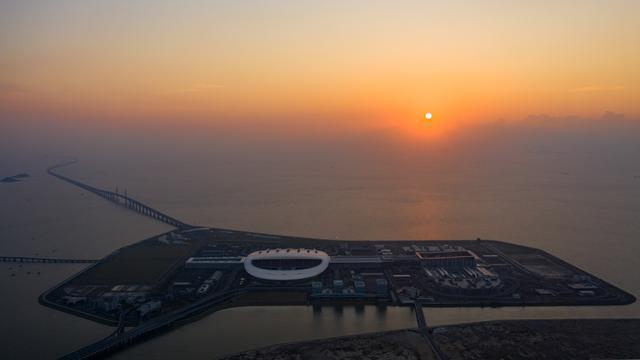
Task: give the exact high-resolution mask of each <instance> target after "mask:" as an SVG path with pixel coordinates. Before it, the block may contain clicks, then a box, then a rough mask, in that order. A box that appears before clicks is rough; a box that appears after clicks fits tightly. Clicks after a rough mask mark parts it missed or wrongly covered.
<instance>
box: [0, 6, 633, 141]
mask: <svg viewBox="0 0 640 360" xmlns="http://www.w3.org/2000/svg"><path fill="white" fill-rule="evenodd" d="M639 16H640V1H635V0H629V1H599V0H598V1H595V0H594V1H590V0H579V1H578V0H576V1H566V0H565V1H556V2H552V3H550V2H539V1H518V2H513V1H482V2H467V1H465V2H457V1H452V2H446V4H445V2H439V1H438V2H435V1H434V2H430V1H424V0H422V1H403V2H395V1H380V2H377V1H336V2H331V3H327V2H319V1H247V2H244V1H243V2H238V1H218V2H210V1H181V2H176V1H161V0H155V1H151V0H146V1H135V2H130V3H129V2H118V3H116V2H113V1H65V0H57V1H42V2H38V4H35V3H33V2H28V1H8V2H2V3H1V4H0V48H1V49H2V51H0V110H2V113H5V114H6V113H12V114H16V113H18V114H19V113H23V112H24V113H30V114H32V113H38V114H43V115H50V114H56V115H57V117H58V118H60V117H64V116H69V117H74V116H76V117H77V116H83V117H87V118H103V119H114V120H115V119H118V120H120V121H132V122H133V121H139V120H136V119H146V120H152V121H154V120H155V121H160V120H159V119H164V121H171V120H167V119H173V121H175V119H181V120H185V119H198V120H204V121H210V122H212V123H214V124H215V122H216V121H217V120H218V119H220V118H238V119H239V118H246V119H259V118H263V119H270V120H265V121H266V122H267V124H262V125H266V126H269V124H270V123H269V122H271V121H273V122H277V120H274V119H278V118H282V119H288V120H282V121H285V122H286V121H296V120H295V119H296V116H298V118H299V117H303V115H302V114H306V115H308V114H313V116H310V117H309V119H311V120H309V121H310V122H313V123H310V124H309V126H310V127H313V126H317V127H321V126H328V127H332V128H337V129H340V128H342V127H344V128H364V129H366V128H375V127H385V126H393V127H398V128H402V129H405V130H407V131H409V132H413V131H423V130H419V129H424V128H430V130H429V131H437V130H434V129H435V128H438V127H440V128H441V129H444V128H446V127H447V126H454V125H455V124H461V123H464V122H465V121H476V122H477V121H483V120H495V119H498V118H504V119H521V118H524V117H526V116H527V115H529V114H541V113H544V114H552V115H557V116H568V115H578V116H592V117H593V116H599V115H600V114H602V113H603V112H604V111H606V110H612V111H615V112H619V113H625V114H628V115H637V114H640V88H639V86H640V66H638V64H640V21H638V18H639ZM426 111H430V112H432V113H433V114H434V119H433V123H432V124H425V123H424V122H423V121H422V119H423V118H422V116H423V114H424V113H425V112H426ZM305 119H306V118H305ZM302 126H304V125H302Z"/></svg>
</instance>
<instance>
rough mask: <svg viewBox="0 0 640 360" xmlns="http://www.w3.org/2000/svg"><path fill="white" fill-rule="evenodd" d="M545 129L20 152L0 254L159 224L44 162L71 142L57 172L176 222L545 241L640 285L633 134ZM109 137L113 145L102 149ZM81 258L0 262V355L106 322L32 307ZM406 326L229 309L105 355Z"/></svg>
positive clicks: (601, 313) (440, 317)
mask: <svg viewBox="0 0 640 360" xmlns="http://www.w3.org/2000/svg"><path fill="white" fill-rule="evenodd" d="M545 139H548V138H545V137H541V138H539V139H538V140H536V141H534V142H531V141H530V142H528V143H527V142H525V143H522V142H519V143H517V145H514V144H513V143H510V142H503V143H501V144H499V145H495V144H492V143H490V142H484V143H482V142H480V143H477V142H476V143H470V144H468V145H467V146H465V147H464V149H463V150H461V149H459V148H457V147H455V146H451V147H438V148H435V147H434V148H420V147H416V148H403V149H395V148H392V147H390V146H391V145H389V144H387V143H381V144H377V143H373V144H370V143H369V142H366V141H365V142H361V143H357V144H356V145H350V146H347V147H345V145H343V144H341V143H335V144H333V143H329V144H327V143H318V144H315V145H314V144H298V145H291V144H289V145H287V146H276V145H273V144H270V145H268V146H267V145H264V144H258V145H251V144H250V143H248V142H242V141H236V142H235V143H232V142H229V143H224V141H223V140H220V141H221V142H213V141H212V142H211V143H208V142H207V141H200V142H198V143H197V144H195V145H193V146H187V145H184V143H182V142H181V143H179V144H176V143H172V142H171V141H170V140H166V141H163V142H157V143H151V144H149V143H143V144H133V145H132V144H130V143H126V144H125V145H124V146H119V147H113V146H112V145H113V144H102V145H101V144H97V145H96V148H91V147H88V146H87V145H86V144H85V145H84V146H85V147H84V148H82V149H84V150H83V151H80V148H78V149H72V150H75V151H70V150H69V151H67V152H60V153H55V152H53V153H52V152H44V151H40V152H37V151H33V152H29V151H26V150H24V148H22V150H24V151H21V152H15V153H14V154H13V155H12V156H11V157H8V158H5V159H2V161H0V169H1V170H2V172H1V173H0V176H6V175H13V174H15V173H19V172H28V173H30V174H32V176H31V177H30V178H28V179H26V180H24V181H22V182H18V183H12V184H0V199H2V201H1V202H0V253H1V254H7V255H23V256H59V257H81V258H96V257H102V256H104V255H106V254H108V253H109V252H111V251H112V250H114V249H116V248H117V247H120V246H122V245H125V244H129V243H132V242H136V241H139V240H141V239H143V238H146V237H149V236H152V235H154V234H157V233H160V232H164V231H166V230H168V228H167V227H166V226H164V225H162V224H158V223H155V222H153V221H151V220H149V219H146V218H144V217H141V216H138V215H136V214H133V213H130V212H127V211H126V210H123V209H120V208H118V207H115V206H113V205H111V204H108V203H106V202H104V201H102V200H101V199H99V198H97V197H95V196H92V195H90V194H86V193H83V192H82V191H80V190H79V189H77V188H74V187H72V186H71V185H68V184H66V183H63V182H61V181H59V180H56V179H54V178H52V177H50V176H47V175H46V174H45V173H44V169H45V168H46V167H47V166H48V165H50V164H52V163H55V162H57V161H58V160H59V159H60V158H63V157H64V155H68V154H72V155H79V153H80V156H79V157H80V160H81V162H80V163H78V164H76V165H74V166H72V167H69V168H67V169H65V170H64V172H65V173H66V174H68V175H69V176H72V177H76V178H78V179H81V180H83V181H86V182H88V183H91V184H94V185H95V186H100V187H105V188H109V189H115V187H116V186H117V187H118V188H119V190H121V191H122V190H123V189H124V188H126V189H127V191H128V193H129V194H130V195H132V196H134V197H136V198H138V199H140V200H142V201H143V202H146V203H148V204H150V205H151V206H154V207H156V208H158V209H161V210H163V211H165V212H167V213H169V214H171V215H173V216H175V217H177V218H179V219H182V220H184V221H186V222H190V223H194V224H202V225H210V226H216V227H226V228H233V229H244V230H251V231H259V232H267V233H279V234H291V235H301V236H310V237H318V238H328V239H473V238H476V237H481V238H487V239H489V238H491V239H498V240H504V241H509V242H514V243H518V244H523V245H529V246H534V247H537V248H541V249H544V250H546V251H548V252H550V253H552V254H554V255H556V256H559V257H561V258H563V259H565V260H567V261H569V262H571V263H572V264H574V265H576V266H578V267H581V268H583V269H584V270H586V271H588V272H590V273H593V274H595V275H597V276H599V277H602V278H603V279H605V280H607V281H609V282H611V283H613V284H615V285H617V286H620V287H621V288H623V289H625V290H627V291H629V292H631V293H633V294H635V295H636V296H638V295H640V282H638V281H637V271H638V268H639V267H640V245H639V242H638V240H639V238H640V162H638V161H636V159H635V157H637V154H638V153H640V152H635V154H636V155H633V153H634V151H635V150H640V149H639V148H638V144H637V143H634V142H631V141H626V142H619V141H616V139H613V140H611V139H608V140H607V139H605V140H603V139H598V141H593V139H592V138H587V139H586V140H575V139H574V138H573V137H572V138H571V139H573V141H564V140H567V139H560V140H563V141H562V142H560V141H558V142H554V141H549V140H545ZM560 143H561V145H559V144H560ZM358 144H360V145H358ZM362 144H366V145H362ZM183 145H184V146H183ZM183 147H184V148H183ZM106 148H109V149H114V150H113V151H109V152H108V155H107V151H104V150H105V149H106ZM44 154H46V155H44ZM80 269H81V267H79V266H75V265H22V266H18V265H15V264H0V279H1V280H0V286H1V287H2V289H3V291H2V297H3V300H2V304H3V306H2V308H1V309H0V312H1V314H0V316H1V318H2V319H3V321H2V324H0V331H1V333H0V336H1V337H2V339H3V341H2V342H1V343H0V353H2V354H3V356H5V355H8V358H50V357H55V356H60V355H62V354H64V353H66V352H69V351H71V350H74V349H76V348H78V347H80V346H82V345H83V344H86V343H88V342H90V341H93V340H97V339H99V338H101V337H102V336H105V335H106V334H108V333H109V332H110V331H111V329H110V328H108V327H105V326H101V325H97V324H94V323H92V322H89V321H86V320H82V319H78V318H75V317H73V316H70V315H66V314H64V313H61V312H57V311H53V310H50V309H48V308H44V307H42V306H40V305H39V304H38V303H37V296H38V295H39V294H40V293H41V292H43V291H44V290H46V289H47V288H49V287H51V286H54V285H55V284H57V283H58V282H60V281H62V280H63V279H64V278H66V277H68V276H70V275H71V274H73V273H75V272H77V271H78V270H80ZM639 316H640V306H639V305H638V304H633V305H630V306H620V307H583V308H574V307H557V308H526V309H525V308H505V309H468V308H466V309H429V310H428V311H427V317H428V320H429V321H430V322H431V323H432V324H447V323H459V322H468V321H478V320H490V319H509V318H564V317H621V318H629V317H639ZM412 326H415V325H414V318H413V315H412V314H411V312H410V311H409V310H407V309H395V308H389V309H388V310H387V311H386V312H380V311H378V310H377V309H376V308H372V307H366V308H365V309H364V310H363V311H356V309H354V308H350V307H346V308H344V309H333V308H324V309H323V310H322V311H321V312H319V313H314V312H313V310H312V309H310V308H306V307H264V308H253V307H251V308H238V309H229V310H225V311H221V312H219V313H215V314H212V315H210V316H207V317H206V318H204V319H202V320H200V321H198V322H195V323H192V324H189V325H186V326H183V327H181V328H179V329H177V330H175V331H173V332H171V333H168V334H165V335H163V336H161V337H158V338H155V339H152V340H150V341H148V342H145V343H143V344H141V345H139V346H136V347H134V348H132V349H130V350H127V351H125V352H123V353H120V354H118V355H117V356H116V357H117V358H167V359H169V358H176V357H178V356H180V357H193V358H196V357H197V358H202V357H204V358H212V357H216V356H219V355H222V354H227V353H231V352H237V351H241V350H246V349H250V348H255V347H258V346H263V345H268V344H272V343H278V342H288V341H295V340H303V339H313V338H321V337H329V336H338V335H344V334H354V333H362V332H371V331H379V330H385V329H397V328H404V327H412Z"/></svg>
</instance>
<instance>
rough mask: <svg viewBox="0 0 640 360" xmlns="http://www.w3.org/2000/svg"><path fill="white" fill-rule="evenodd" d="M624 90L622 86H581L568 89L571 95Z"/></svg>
mask: <svg viewBox="0 0 640 360" xmlns="http://www.w3.org/2000/svg"><path fill="white" fill-rule="evenodd" d="M619 90H624V86H597V85H592V86H582V87H577V88H573V89H569V92H571V93H590V92H604V91H619Z"/></svg>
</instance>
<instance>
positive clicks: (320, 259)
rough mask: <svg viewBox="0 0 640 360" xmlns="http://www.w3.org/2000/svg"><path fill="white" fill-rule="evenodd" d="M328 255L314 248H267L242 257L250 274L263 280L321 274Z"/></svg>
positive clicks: (293, 278) (326, 265)
mask: <svg viewBox="0 0 640 360" xmlns="http://www.w3.org/2000/svg"><path fill="white" fill-rule="evenodd" d="M329 260H330V258H329V255H327V253H325V252H324V251H320V250H315V249H267V250H260V251H255V252H253V253H251V254H249V255H248V256H247V257H246V258H245V259H244V269H245V270H246V271H247V273H249V274H250V275H252V276H254V277H256V278H258V279H265V280H300V279H307V278H311V277H314V276H316V275H319V274H321V273H322V272H323V271H325V270H326V269H327V267H328V266H329Z"/></svg>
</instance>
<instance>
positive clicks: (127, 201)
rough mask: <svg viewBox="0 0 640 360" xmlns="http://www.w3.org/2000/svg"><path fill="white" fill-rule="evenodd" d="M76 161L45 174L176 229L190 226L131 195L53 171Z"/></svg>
mask: <svg viewBox="0 0 640 360" xmlns="http://www.w3.org/2000/svg"><path fill="white" fill-rule="evenodd" d="M76 162H78V160H71V161H67V162H63V163H61V164H57V165H54V166H52V167H50V168H48V169H47V174H49V175H51V176H55V177H57V178H58V179H60V180H63V181H66V182H68V183H70V184H72V185H75V186H77V187H79V188H82V189H84V190H87V191H89V192H92V193H94V194H96V195H98V196H100V197H102V198H104V199H106V200H108V201H110V202H112V203H114V204H117V205H120V206H123V207H125V208H127V209H129V210H133V211H135V212H137V213H139V214H142V215H145V216H148V217H150V218H152V219H154V220H157V221H160V222H163V223H165V224H168V225H171V226H173V227H176V228H178V229H189V228H192V227H193V226H192V225H189V224H186V223H184V222H182V221H180V220H177V219H175V218H173V217H171V216H169V215H167V214H165V213H163V212H161V211H159V210H156V209H154V208H152V207H151V206H148V205H145V204H143V203H141V202H140V201H137V200H135V199H133V198H132V197H130V196H128V195H126V194H119V193H118V192H113V191H109V190H104V189H99V188H96V187H93V186H91V185H88V184H85V183H83V182H80V181H77V180H74V179H71V178H69V177H66V176H64V175H60V174H58V173H57V172H55V171H54V170H55V169H58V168H61V167H64V166H68V165H71V164H74V163H76Z"/></svg>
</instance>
